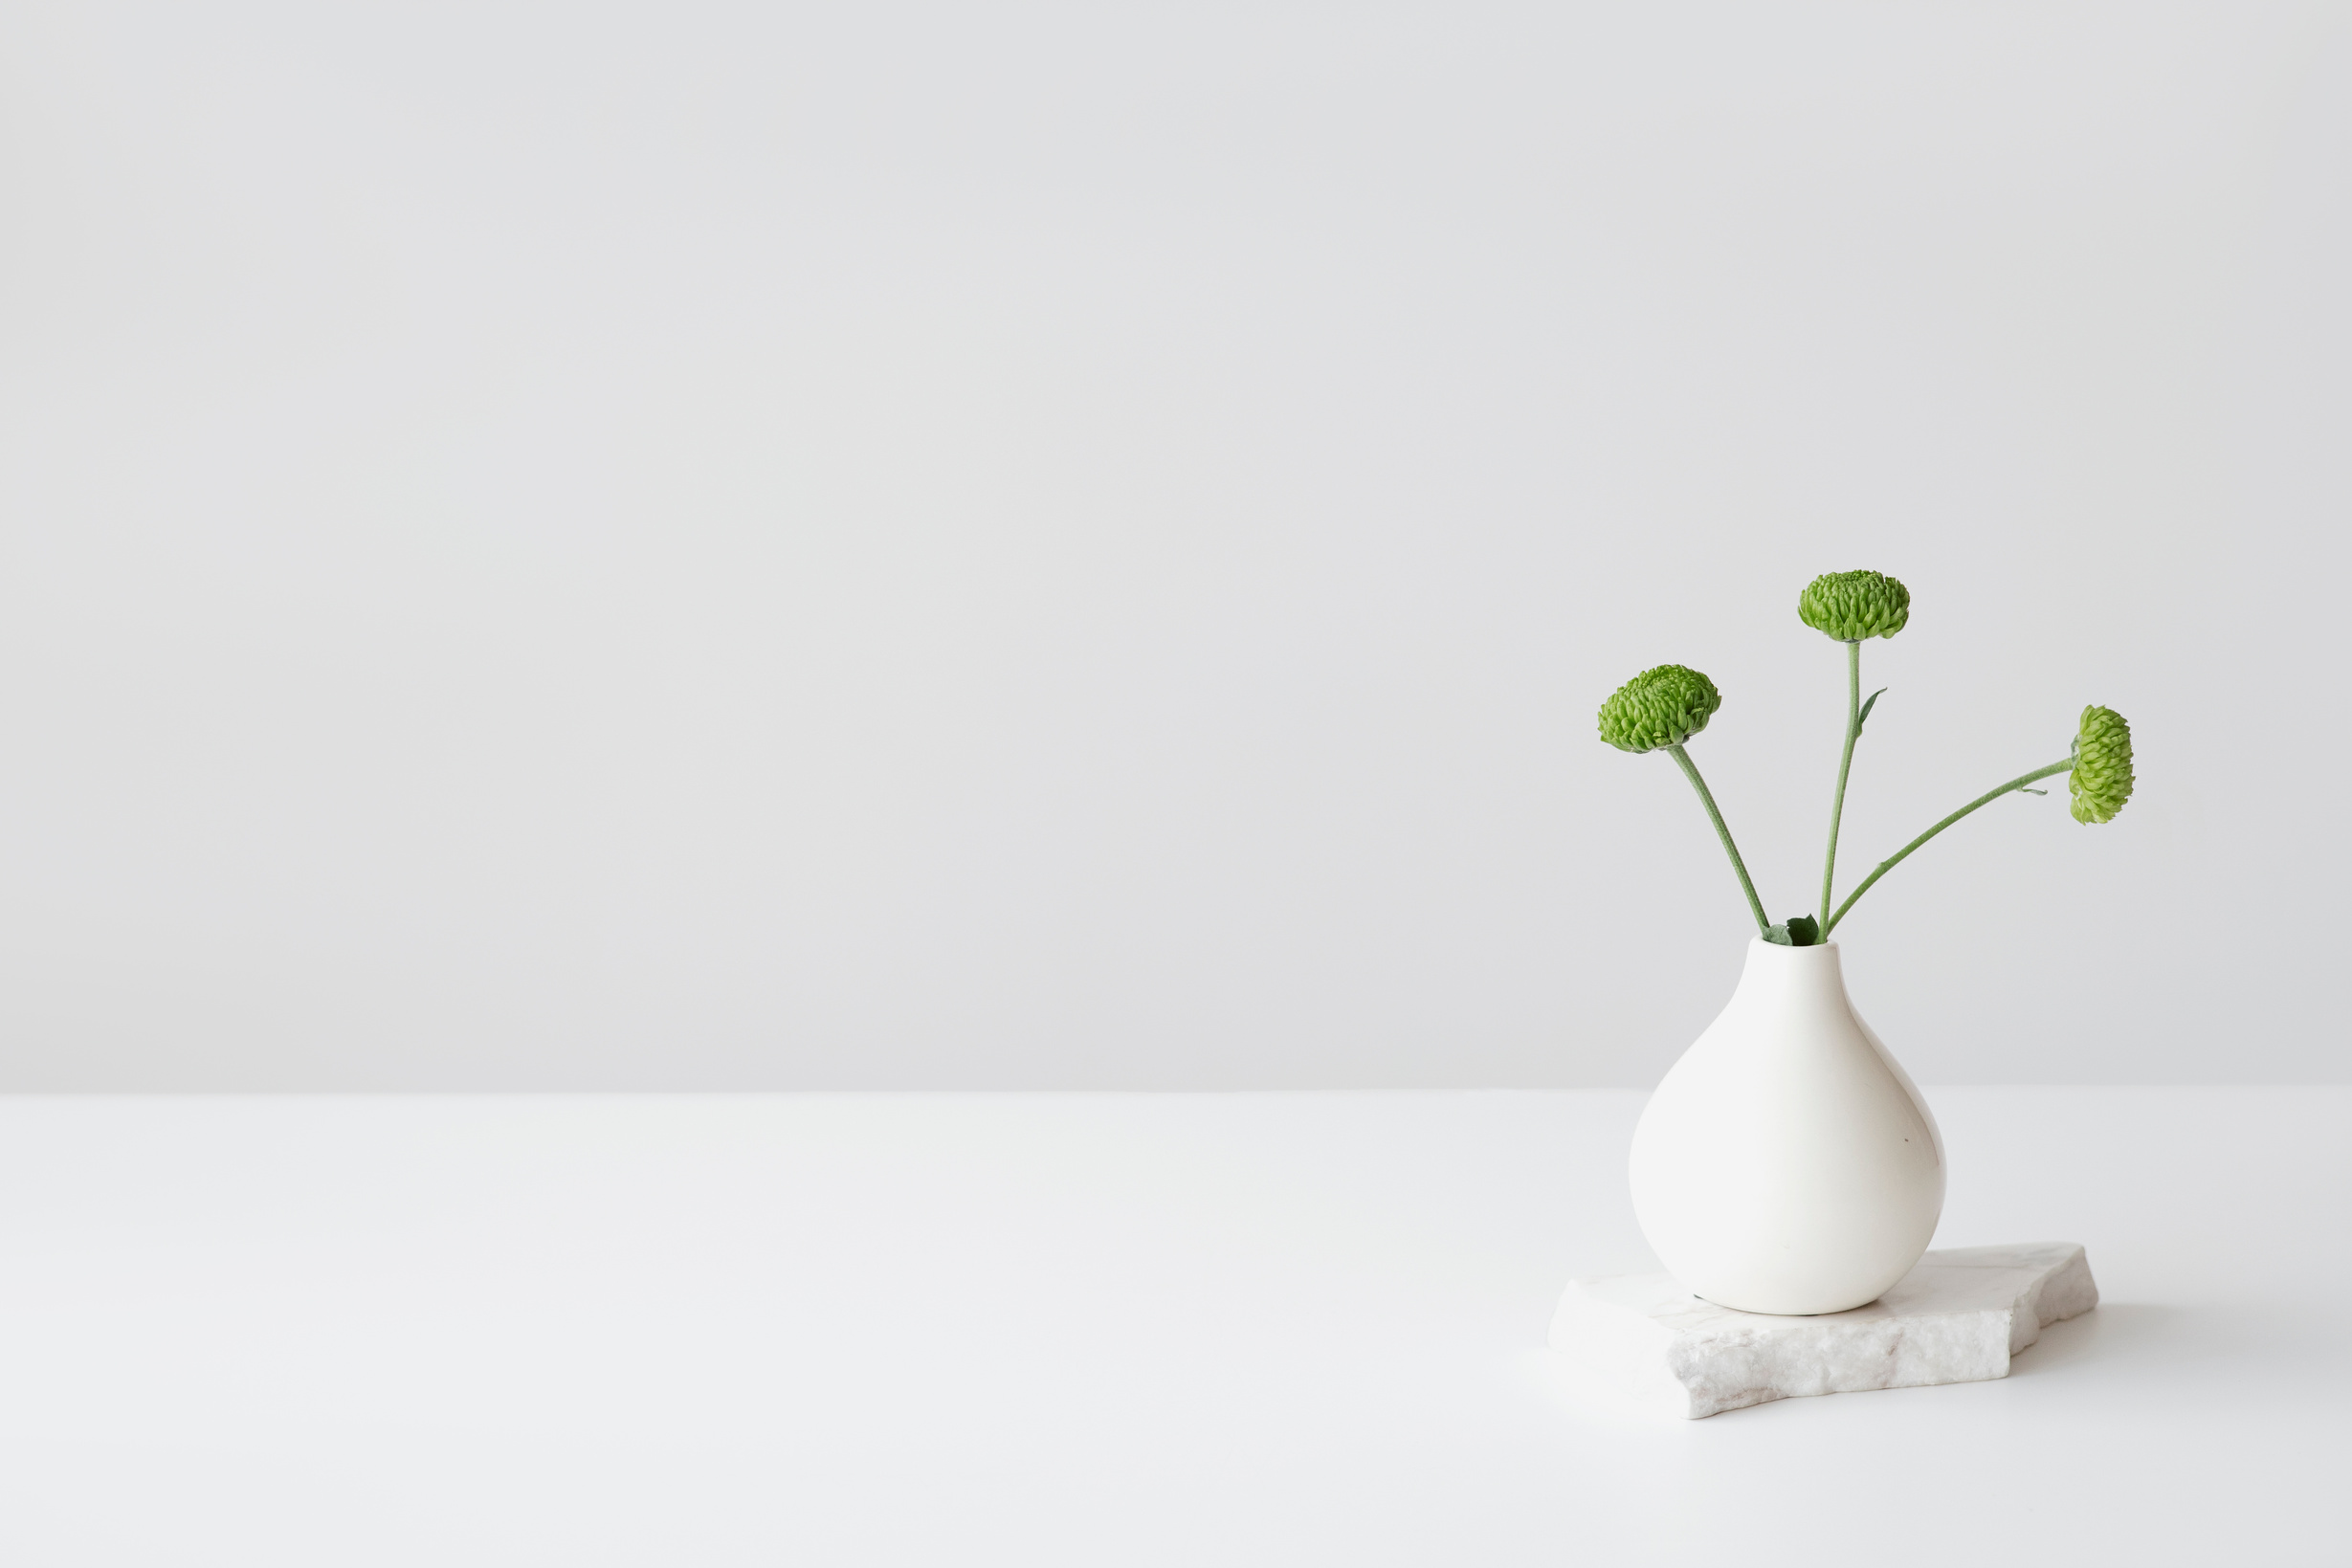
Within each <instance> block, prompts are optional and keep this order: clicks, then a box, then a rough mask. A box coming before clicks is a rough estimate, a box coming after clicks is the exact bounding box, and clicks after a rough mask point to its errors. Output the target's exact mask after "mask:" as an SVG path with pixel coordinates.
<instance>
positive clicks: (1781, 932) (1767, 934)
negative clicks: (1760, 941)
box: [1764, 925, 1796, 947]
mask: <svg viewBox="0 0 2352 1568" xmlns="http://www.w3.org/2000/svg"><path fill="white" fill-rule="evenodd" d="M1764 940H1765V941H1768V942H1770V943H1771V944H1772V945H1773V946H1775V947H1794V946H1795V945H1796V943H1794V942H1792V941H1790V940H1789V939H1788V928H1787V927H1786V926H1785V925H1772V926H1766V927H1764Z"/></svg>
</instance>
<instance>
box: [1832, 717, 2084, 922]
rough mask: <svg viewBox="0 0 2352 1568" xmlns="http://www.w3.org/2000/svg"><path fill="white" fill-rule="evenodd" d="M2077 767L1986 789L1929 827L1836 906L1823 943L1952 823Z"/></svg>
mask: <svg viewBox="0 0 2352 1568" xmlns="http://www.w3.org/2000/svg"><path fill="white" fill-rule="evenodd" d="M2074 765H2075V759H2074V758H2072V757H2068V758H2066V759H2064V760H2063V761H2060V762H2052V763H2051V764H2050V765H2049V766H2048V767H2041V768H2035V769H2034V770H2033V771H2032V772H2030V773H2021V774H2019V775H2018V776H2017V777H2016V778H2014V779H2011V780H2010V781H2009V782H2008V783H2007V784H2003V785H2001V786H2000V787H1999V788H1998V789H1987V790H1986V791H1985V793H1983V794H1982V795H1979V796H1978V797H1977V798H1976V799H1974V800H1972V801H1970V802H1969V803H1968V804H1967V805H1965V806H1962V807H1961V808H1960V809H1959V810H1957V811H1955V812H1953V813H1952V814H1951V815H1950V816H1948V817H1946V818H1944V819H1943V820H1942V822H1940V823H1938V824H1936V825H1935V826H1934V827H1933V828H1929V829H1927V831H1925V832H1924V833H1921V834H1920V835H1919V837H1917V838H1915V839H1913V840H1912V841H1911V842H1910V843H1908V844H1906V845H1904V846H1903V847H1902V848H1901V849H1900V850H1897V851H1895V854H1894V856H1893V857H1892V858H1890V859H1887V860H1881V861H1880V862H1878V869H1877V870H1876V871H1875V872H1871V873H1870V874H1869V875H1868V876H1866V877H1864V878H1862V885H1861V886H1860V887H1858V888H1856V889H1854V890H1853V892H1852V893H1850V894H1846V901H1845V902H1844V903H1842V904H1840V905H1838V906H1837V913H1836V914H1835V915H1832V916H1831V917H1830V923H1829V924H1827V925H1825V926H1823V927H1822V928H1821V939H1822V940H1823V941H1828V940H1829V939H1830V933H1831V932H1832V931H1835V930H1836V929H1837V922H1838V921H1840V920H1842V919H1844V918H1845V917H1846V911H1848V910H1850V909H1852V908H1853V901H1854V900H1855V899H1856V898H1859V897H1861V896H1862V894H1866V893H1868V892H1870V890H1871V884H1873V883H1874V882H1876V881H1877V880H1878V878H1880V877H1882V876H1884V875H1885V874H1886V873H1887V872H1891V871H1893V870H1894V869H1895V868H1896V867H1897V866H1899V865H1901V864H1902V863H1903V857H1904V856H1906V855H1908V854H1910V853H1911V851H1912V850H1916V849H1918V848H1919V846H1920V845H1922V844H1924V843H1926V842H1927V841H1928V840H1929V839H1931V838H1934V837H1935V836H1936V835H1937V834H1938V833H1941V832H1942V831H1943V830H1944V829H1945V828H1949V827H1951V826H1952V824H1954V823H1956V822H1958V821H1959V820H1960V819H1961V818H1963V817H1964V816H1966V815H1967V814H1968V813H1969V812H1971V811H1973V810H1975V809H1976V808H1977V807H1978V806H1988V805H1990V804H1991V803H1992V802H1994V801H1997V800H1999V799H2000V798H2001V797H2002V796H2004V795H2007V794H2009V793H2011V792H2012V791H2015V790H2019V789H2023V788H2025V786H2026V785H2028V784H2031V783H2032V782H2033V781H2034V780H2036V779H2047V778H2049V777H2050V776H2051V775H2052V774H2053V773H2064V772H2065V771H2066V770H2067V769H2069V768H2071V767H2073V766H2074Z"/></svg>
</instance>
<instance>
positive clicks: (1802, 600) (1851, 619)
mask: <svg viewBox="0 0 2352 1568" xmlns="http://www.w3.org/2000/svg"><path fill="white" fill-rule="evenodd" d="M1797 619H1799V620H1801V621H1803V622H1804V623H1805V624H1806V625H1807V626H1809V627H1811V628H1812V629H1814V630H1815V631H1818V632H1821V633H1823V634H1825V635H1827V636H1831V637H1835V638H1836V639H1837V640H1838V641H1839V642H1841V643H1858V642H1860V641H1862V640H1863V639H1864V638H1865V637H1892V636H1894V635H1895V633H1897V631H1900V630H1901V629H1903V625H1904V623H1905V622H1907V621H1909V620H1910V619H1911V590H1910V589H1909V588H1906V587H1904V586H1903V585H1901V584H1900V583H1897V581H1896V580H1895V579H1893V578H1892V577H1889V576H1887V575H1886V573H1884V572H1829V573H1827V574H1825V575H1823V576H1820V577H1816V578H1814V579H1813V580H1812V582H1810V583H1809V584H1808V585H1806V588H1805V591H1804V592H1803V593H1800V594H1798V595H1797Z"/></svg>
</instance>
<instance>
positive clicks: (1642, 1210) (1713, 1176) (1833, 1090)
mask: <svg viewBox="0 0 2352 1568" xmlns="http://www.w3.org/2000/svg"><path fill="white" fill-rule="evenodd" d="M1632 1178H1633V1212H1634V1213H1635V1215H1636V1216H1638V1217H1639V1219H1640V1220H1641V1228H1642V1234H1643V1235H1645V1236H1647V1237H1648V1238H1649V1239H1650V1246H1651V1248H1653V1250H1655V1251H1656V1253H1657V1255H1658V1260H1659V1261H1660V1262H1662V1263H1664V1264H1665V1265H1666V1267H1667V1269H1668V1270H1671V1271H1672V1272H1673V1274H1674V1275H1675V1278H1676V1279H1678V1280H1680V1281H1681V1282H1682V1284H1683V1286H1684V1287H1685V1288H1686V1289H1688V1290H1689V1291H1690V1292H1692V1293H1693V1294H1695V1295H1698V1296H1702V1297H1704V1298H1705V1299H1706V1300H1709V1301H1712V1302H1714V1303H1715V1304H1716V1305H1717V1306H1719V1307H1732V1308H1736V1309H1738V1310H1739V1311H1742V1312H1751V1313H1787V1314H1809V1313H1835V1312H1844V1311H1846V1310H1847V1309H1848V1308H1851V1307H1859V1306H1863V1305H1865V1304H1866V1303H1869V1302H1872V1301H1875V1300H1876V1299H1877V1298H1878V1296H1879V1295H1880V1293H1882V1292H1884V1291H1885V1290H1886V1289H1887V1288H1888V1287H1889V1286H1891V1285H1893V1284H1894V1283H1895V1282H1896V1281H1897V1280H1898V1279H1900V1278H1902V1277H1903V1275H1905V1274H1907V1273H1909V1272H1910V1271H1911V1267H1912V1265H1913V1264H1916V1263H1918V1262H1919V1255H1920V1254H1921V1253H1923V1252H1925V1251H1926V1250H1927V1244H1928V1241H1929V1240H1930V1239H1931V1238H1932V1237H1933V1236H1934V1235H1935V1233H1936V1221H1937V1219H1938V1218H1939V1217H1940V1216H1941V1215H1942V1212H1943V1138H1942V1135H1941V1134H1940V1133H1938V1132H1937V1130H1936V1118H1935V1117H1934V1116H1932V1115H1928V1112H1927V1102H1926V1101H1924V1100H1922V1099H1920V1098H1919V1090H1918V1088H1917V1087H1915V1086H1914V1085H1913V1084H1912V1082H1911V1078H1910V1075H1909V1074H1908V1073H1906V1072H1904V1071H1903V1070H1902V1067H1901V1064H1899V1063H1897V1061H1896V1060H1895V1058H1894V1057H1892V1056H1890V1055H1888V1054H1887V1049H1886V1047H1884V1046H1883V1045H1880V1044H1879V1043H1878V1037H1877V1036H1876V1035H1875V1034H1873V1033H1872V1032H1871V1030H1870V1026H1869V1025H1867V1024H1865V1023H1863V1022H1862V1020H1861V1019H1860V1018H1858V1017H1856V1016H1855V1014H1854V1010H1853V1004H1852V1003H1851V1002H1849V1001H1847V999H1846V979H1845V972H1844V970H1843V969H1842V968H1841V967H1840V965H1839V961H1838V948H1837V944H1836V943H1835V942H1827V943H1824V944H1822V945H1821V946H1818V947H1780V946H1777V945H1775V944H1773V943H1771V942H1766V941H1764V940H1761V939H1758V940H1754V941H1751V942H1749V943H1748V949H1747V967H1746V968H1745V969H1743V970H1742V972H1741V975H1740V987H1739V989H1738V990H1736V991H1734V992H1733V993H1732V998H1731V1002H1730V1005H1727V1006H1726V1007H1724V1009H1723V1011H1722V1013H1721V1014H1720V1016H1719V1017H1718V1018H1717V1019H1716V1021H1715V1022H1714V1023H1713V1024H1710V1025H1709V1026H1708V1027H1707V1031H1706V1033H1704V1034H1702V1035H1700V1036H1699V1037H1698V1039H1697V1043H1696V1044H1694V1045H1693V1046H1692V1047H1691V1049H1689V1050H1687V1051H1685V1052H1683V1054H1682V1059H1681V1060H1680V1061H1678V1062H1676V1063H1675V1065H1674V1068H1673V1069H1672V1071H1669V1072H1668V1073H1667V1074H1666V1078H1665V1081H1664V1082H1662V1083H1660V1084H1659V1085H1658V1088H1657V1093H1655V1094H1653V1095H1652V1096H1651V1097H1650V1105H1649V1108H1648V1109H1647V1110H1645V1111H1644V1112H1643V1113H1642V1118H1641V1124H1640V1125H1639V1126H1638V1127H1636V1128H1635V1129H1634V1132H1633V1159H1632Z"/></svg>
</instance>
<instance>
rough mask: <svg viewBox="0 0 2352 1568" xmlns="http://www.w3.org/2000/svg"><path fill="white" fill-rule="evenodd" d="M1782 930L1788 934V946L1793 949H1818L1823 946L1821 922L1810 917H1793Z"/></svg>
mask: <svg viewBox="0 0 2352 1568" xmlns="http://www.w3.org/2000/svg"><path fill="white" fill-rule="evenodd" d="M1782 929H1783V930H1785V931H1786V932H1787V933H1788V945H1789V946H1791V947H1818V946H1819V945H1820V944H1821V922H1820V921H1819V920H1816V919H1814V918H1813V917H1811V916H1810V915H1791V916H1790V917H1788V923H1787V925H1786V926H1784V927H1782Z"/></svg>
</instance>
